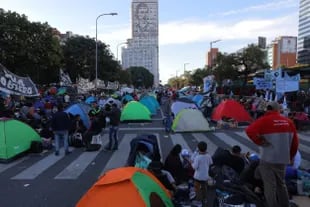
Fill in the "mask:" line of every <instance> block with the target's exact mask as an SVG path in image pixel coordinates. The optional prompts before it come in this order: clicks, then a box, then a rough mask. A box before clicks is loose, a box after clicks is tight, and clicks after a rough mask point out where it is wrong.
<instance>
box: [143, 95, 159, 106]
mask: <svg viewBox="0 0 310 207" xmlns="http://www.w3.org/2000/svg"><path fill="white" fill-rule="evenodd" d="M146 98H148V99H150V100H151V101H152V103H154V104H155V107H156V109H159V108H160V106H159V103H158V101H157V99H156V98H155V97H154V96H146Z"/></svg>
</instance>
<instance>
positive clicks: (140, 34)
mask: <svg viewBox="0 0 310 207" xmlns="http://www.w3.org/2000/svg"><path fill="white" fill-rule="evenodd" d="M131 24H132V26H131V28H132V38H131V39H128V41H127V47H126V48H122V67H123V68H125V69H126V68H129V67H134V66H138V67H145V68H146V69H148V70H149V71H150V72H151V73H152V74H153V75H154V85H156V86H157V85H158V84H159V69H158V53H159V49H158V0H133V1H132V4H131Z"/></svg>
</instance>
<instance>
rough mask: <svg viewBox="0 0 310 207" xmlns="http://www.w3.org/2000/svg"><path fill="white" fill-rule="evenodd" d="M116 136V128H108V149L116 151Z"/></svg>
mask: <svg viewBox="0 0 310 207" xmlns="http://www.w3.org/2000/svg"><path fill="white" fill-rule="evenodd" d="M117 134H118V126H110V130H109V144H108V148H109V149H117V148H118V140H117Z"/></svg>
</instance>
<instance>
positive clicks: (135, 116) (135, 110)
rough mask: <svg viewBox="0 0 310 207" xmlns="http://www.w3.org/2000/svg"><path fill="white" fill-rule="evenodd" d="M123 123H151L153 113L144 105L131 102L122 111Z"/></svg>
mask: <svg viewBox="0 0 310 207" xmlns="http://www.w3.org/2000/svg"><path fill="white" fill-rule="evenodd" d="M121 121H151V112H150V111H149V110H148V109H147V108H146V106H144V105H143V104H142V103H139V102H137V101H130V102H129V103H127V104H126V106H125V107H124V109H123V111H122V114H121Z"/></svg>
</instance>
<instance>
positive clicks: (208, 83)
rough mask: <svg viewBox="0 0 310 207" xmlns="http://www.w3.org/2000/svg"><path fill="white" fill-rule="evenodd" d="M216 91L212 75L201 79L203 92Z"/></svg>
mask: <svg viewBox="0 0 310 207" xmlns="http://www.w3.org/2000/svg"><path fill="white" fill-rule="evenodd" d="M214 90H216V82H215V77H214V75H208V76H206V77H204V78H203V92H204V93H206V92H214Z"/></svg>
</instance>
